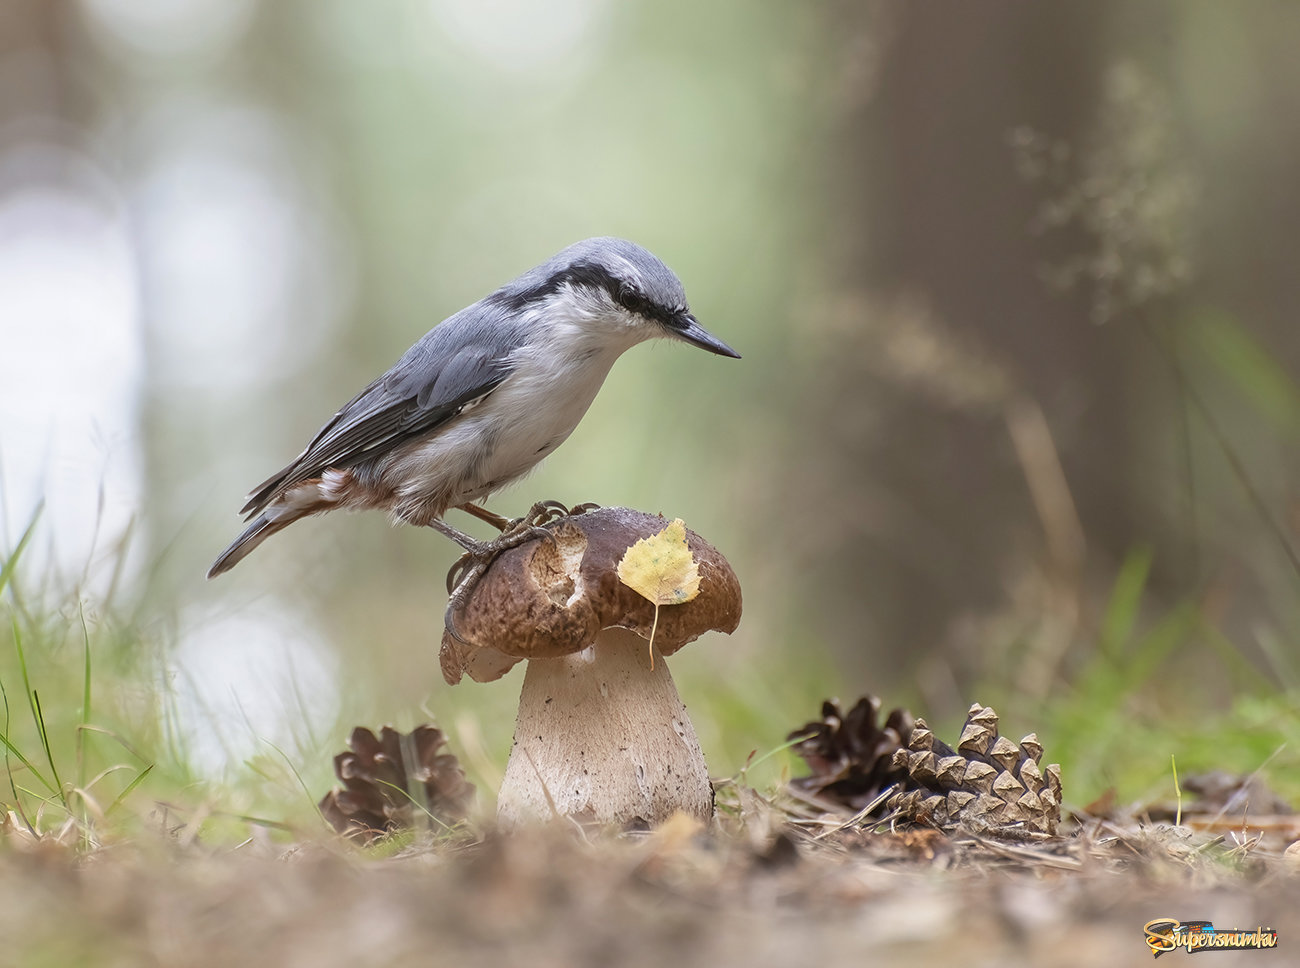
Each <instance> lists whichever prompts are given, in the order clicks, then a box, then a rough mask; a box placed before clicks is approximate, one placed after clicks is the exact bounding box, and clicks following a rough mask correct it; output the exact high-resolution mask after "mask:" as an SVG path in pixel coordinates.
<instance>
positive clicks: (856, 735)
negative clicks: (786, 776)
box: [786, 696, 912, 812]
mask: <svg viewBox="0 0 1300 968" xmlns="http://www.w3.org/2000/svg"><path fill="white" fill-rule="evenodd" d="M879 717H880V700H879V699H877V698H876V697H875V696H863V697H862V698H861V699H859V700H858V701H857V703H856V704H855V705H854V706H853V708H852V709H850V710H849V711H848V713H842V712H841V711H840V707H839V703H838V702H836V701H835V700H833V699H828V700H827V701H826V702H824V703H822V718H821V719H820V720H817V721H814V722H811V723H807V724H805V725H804V726H803V727H801V728H800V729H796V730H795V731H794V732H793V733H791V734H790V735H789V736H788V737H786V738H787V739H791V740H793V739H798V738H799V737H801V736H802V737H805V738H804V739H802V740H800V741H799V742H798V743H796V744H795V746H794V750H795V752H796V753H798V754H799V755H800V756H801V757H803V759H804V762H806V763H807V764H808V766H809V767H811V768H812V773H811V774H810V775H808V776H801V777H796V778H795V779H794V780H791V781H790V783H791V786H793V787H795V788H796V789H798V790H802V791H804V792H806V793H811V794H814V795H816V796H818V797H820V798H821V799H823V800H829V801H831V802H833V803H838V804H840V805H842V806H844V807H847V808H848V809H850V810H853V811H854V812H856V811H858V810H861V809H862V808H863V807H865V806H867V804H869V803H870V802H871V801H872V800H874V799H875V798H876V797H877V796H878V795H879V794H880V791H881V790H883V789H884V788H885V787H887V786H889V784H891V783H893V782H895V781H896V780H898V779H899V778H900V777H902V776H903V770H904V768H903V767H898V766H896V765H895V761H894V755H895V753H896V752H897V751H900V750H902V749H903V748H904V747H905V746H906V745H907V742H908V740H909V739H910V738H911V736H912V716H911V714H910V713H909V712H907V711H906V710H904V709H895V710H892V711H891V712H890V714H889V716H888V717H886V719H885V722H884V724H883V725H880V724H879Z"/></svg>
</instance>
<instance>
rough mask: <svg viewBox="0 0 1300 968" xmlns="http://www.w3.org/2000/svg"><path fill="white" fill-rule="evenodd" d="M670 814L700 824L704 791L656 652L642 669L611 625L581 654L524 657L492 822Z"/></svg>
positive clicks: (641, 660)
mask: <svg viewBox="0 0 1300 968" xmlns="http://www.w3.org/2000/svg"><path fill="white" fill-rule="evenodd" d="M678 810H681V811H684V812H686V813H688V814H691V815H692V816H696V817H699V818H701V819H704V820H707V819H708V818H709V817H711V816H712V814H713V788H712V786H711V785H710V784H709V773H708V769H707V768H706V767H705V765H704V754H703V753H701V752H700V744H699V740H698V739H696V736H695V728H694V727H693V726H692V725H691V720H690V718H689V717H688V716H687V715H686V707H685V706H684V705H682V701H681V699H680V698H678V695H677V687H676V686H674V685H673V678H672V676H671V675H669V673H668V665H667V663H666V662H664V660H663V657H662V656H659V657H656V659H655V662H654V668H653V669H651V668H650V655H649V649H648V648H647V646H646V641H645V639H642V638H641V637H640V636H638V635H636V634H635V633H633V632H629V631H627V630H626V629H617V628H613V629H605V630H604V631H603V632H601V633H600V634H599V635H598V636H597V638H596V642H595V644H594V645H592V646H591V647H590V648H588V649H585V650H584V651H582V652H578V653H575V654H574V655H569V656H564V657H562V658H558V659H531V660H530V661H529V663H528V669H527V671H526V673H525V674H524V687H523V691H522V692H521V693H520V696H519V716H518V718H517V719H516V720H515V742H514V746H513V747H512V749H511V751H510V762H509V763H508V764H507V766H506V775H505V780H504V781H503V782H502V785H501V793H500V796H499V798H498V801H497V818H498V820H499V821H500V822H501V823H502V824H504V825H506V826H516V825H519V824H524V823H529V822H536V821H545V820H550V819H553V818H556V817H572V818H574V819H576V820H580V821H583V822H588V821H590V822H595V823H598V824H618V825H623V824H627V823H630V822H634V821H637V820H642V821H645V822H647V823H651V824H654V823H659V822H660V821H663V820H665V819H666V818H668V817H669V816H671V815H672V814H673V813H675V812H677V811H678Z"/></svg>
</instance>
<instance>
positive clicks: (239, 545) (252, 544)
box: [208, 512, 303, 578]
mask: <svg viewBox="0 0 1300 968" xmlns="http://www.w3.org/2000/svg"><path fill="white" fill-rule="evenodd" d="M302 516H303V515H302V514H301V513H298V514H293V513H292V512H290V513H288V514H284V513H281V514H276V515H268V514H259V515H258V516H257V517H256V518H254V519H253V521H252V522H251V523H250V524H249V525H248V527H247V528H245V529H244V533H243V534H241V535H240V536H239V537H238V538H236V539H235V540H234V541H233V542H232V543H231V545H230V547H229V548H227V549H226V550H225V551H223V552H222V553H221V554H220V555H219V556H218V558H217V560H216V561H214V562H213V563H212V567H211V568H209V569H208V577H209V578H216V577H217V576H218V575H220V574H222V573H223V572H227V571H229V570H230V569H231V568H234V567H235V565H237V564H239V563H240V562H241V561H243V560H244V556H245V555H247V554H248V553H249V552H250V551H252V550H253V549H254V548H256V547H257V546H258V545H260V544H261V543H262V542H263V541H265V540H266V539H267V538H269V537H271V535H273V534H275V533H276V532H277V531H282V530H284V529H285V528H287V527H288V526H289V525H291V524H293V523H294V522H295V521H297V520H298V519H299V518H300V517H302Z"/></svg>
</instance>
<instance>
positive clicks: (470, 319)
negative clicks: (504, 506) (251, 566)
mask: <svg viewBox="0 0 1300 968" xmlns="http://www.w3.org/2000/svg"><path fill="white" fill-rule="evenodd" d="M657 336H667V337H672V338H674V339H680V340H685V341H686V342H688V343H693V344H694V345H696V346H699V347H701V348H702V349H706V350H708V351H709V352H711V353H717V354H719V355H721V356H730V357H734V358H737V359H738V358H739V355H740V354H738V353H737V352H736V351H735V350H733V349H732V348H731V347H730V346H728V345H727V344H726V343H724V342H722V341H721V340H720V339H717V338H716V337H714V336H712V335H710V334H709V333H708V332H706V331H705V330H704V329H703V328H702V327H701V326H700V324H699V323H697V322H696V321H695V317H694V316H692V315H691V313H690V310H689V309H688V307H687V305H686V293H685V292H684V291H683V289H682V284H681V282H680V281H679V280H678V278H677V276H676V275H674V274H673V272H672V270H671V269H669V268H668V267H667V266H666V265H664V264H663V263H662V262H660V261H659V260H658V259H657V258H655V256H653V255H651V254H650V253H649V252H647V251H646V250H645V249H643V248H641V247H640V246H639V245H635V244H633V243H631V242H626V241H624V240H622V239H613V238H598V239H587V240H586V241H585V242H578V243H576V244H575V245H571V246H569V247H568V248H567V249H565V250H564V251H563V252H561V253H559V254H558V255H556V256H555V257H554V258H552V259H550V260H549V261H547V262H544V263H542V264H541V265H539V266H537V267H536V268H534V269H530V270H528V271H527V272H525V273H524V274H523V275H521V276H520V277H519V278H517V279H515V280H514V281H513V282H510V283H508V284H507V285H505V286H503V287H502V288H500V289H498V290H497V291H496V292H494V293H492V294H491V295H489V296H486V297H485V298H483V299H480V300H479V301H478V302H476V303H474V305H472V306H469V307H467V308H465V309H462V310H461V311H460V312H458V313H456V314H455V315H454V316H451V317H449V318H447V319H445V320H443V321H442V322H441V323H439V324H438V325H437V326H435V327H434V328H433V329H431V330H430V331H429V332H428V333H426V334H425V335H424V337H423V338H422V339H421V340H420V341H419V342H418V343H416V344H415V345H414V346H412V347H411V348H410V349H409V350H407V351H406V353H405V354H404V355H403V356H402V358H401V359H400V360H398V361H397V363H396V365H395V366H393V368H392V369H391V370H389V371H388V372H387V373H385V374H384V375H383V376H381V377H380V378H379V379H377V380H375V381H374V382H373V383H371V384H370V385H369V386H368V387H366V388H365V389H364V390H362V391H361V392H360V393H359V394H357V395H356V396H355V397H353V398H352V400H351V401H349V402H348V403H346V404H345V405H344V406H343V408H342V409H341V410H339V412H338V413H336V414H335V415H334V416H333V417H332V418H331V419H330V421H329V422H328V423H327V424H325V426H324V427H322V428H321V430H320V432H319V433H318V434H316V437H315V439H313V440H312V442H311V443H310V444H308V445H307V449H306V450H304V451H303V452H302V453H301V454H300V455H298V457H297V458H296V459H295V460H294V461H293V462H292V463H290V464H289V466H288V467H286V468H284V470H282V471H279V472H278V473H276V474H274V475H273V476H272V477H270V478H269V479H267V480H266V481H265V482H264V483H263V484H261V485H260V486H259V487H257V488H256V489H255V490H254V491H253V492H252V494H251V495H250V497H249V500H248V503H247V504H245V505H244V507H243V511H242V513H244V514H246V515H247V518H246V520H248V522H249V523H248V527H247V528H246V529H245V530H244V533H243V534H241V535H240V536H239V537H238V538H236V539H235V541H234V543H233V544H232V545H231V546H230V547H229V548H227V549H226V550H225V551H224V552H222V554H221V556H220V557H219V558H217V560H216V561H215V562H214V563H213V565H212V568H211V569H210V570H209V571H208V577H209V578H213V577H215V576H216V575H219V574H221V573H222V572H224V571H228V570H229V569H230V568H232V567H234V566H235V565H236V564H237V563H238V562H239V561H240V560H241V559H242V558H243V557H244V556H245V555H247V554H248V553H249V552H250V551H252V550H253V549H254V548H256V547H257V546H258V545H259V544H261V543H262V542H263V541H265V540H266V539H267V538H269V537H270V536H271V535H273V534H275V533H276V532H277V531H280V530H282V529H283V528H286V527H288V526H289V525H290V524H292V523H293V522H294V521H297V520H298V519H299V518H302V517H306V516H307V515H311V514H320V513H321V512H323V511H333V510H336V509H339V508H344V509H348V510H369V509H377V510H383V511H387V512H389V513H390V514H391V515H392V516H393V517H394V518H395V519H397V520H399V521H404V522H406V523H407V524H415V525H427V526H429V527H431V528H434V529H435V530H437V531H438V532H440V533H441V534H443V535H445V536H446V537H448V538H450V539H451V540H453V541H455V542H456V543H457V544H458V545H460V546H461V547H462V548H464V549H465V550H466V551H467V552H468V553H469V554H470V555H471V556H472V557H474V558H477V559H481V560H489V559H490V558H491V557H492V556H493V555H495V554H496V553H497V552H498V551H500V550H502V548H504V547H508V546H509V543H510V542H509V541H508V536H507V535H503V536H502V537H501V538H498V539H497V540H496V541H488V542H483V541H477V540H475V539H474V538H471V537H470V536H469V535H467V534H465V533H463V532H461V531H459V530H457V529H456V528H454V527H452V526H451V525H449V524H447V522H446V521H444V520H443V515H444V514H446V512H447V511H448V510H449V509H450V508H461V509H464V510H466V511H468V512H469V513H471V514H474V515H475V516H477V517H480V518H482V519H483V520H486V521H490V522H492V523H494V524H496V525H497V526H498V527H500V528H502V529H503V530H504V529H505V526H506V524H507V522H506V520H505V519H504V518H501V517H499V516H497V515H495V514H492V513H491V512H490V511H487V510H486V509H484V508H480V507H478V506H477V505H476V504H474V503H473V502H475V501H478V500H480V499H482V498H485V497H487V496H488V495H489V494H491V493H492V492H493V491H496V490H498V489H499V488H501V487H504V486H505V485H506V484H509V483H510V482H511V481H514V480H516V479H517V478H519V477H521V476H523V475H524V474H526V473H528V471H530V470H531V469H532V468H533V467H534V466H535V465H536V464H537V463H538V462H539V461H541V460H542V459H543V458H545V457H546V455H548V454H549V453H551V451H553V450H555V448H556V447H558V446H559V445H560V444H562V443H563V442H564V441H565V439H566V438H567V437H568V436H569V434H571V433H572V432H573V429H574V428H575V427H576V426H577V425H578V421H579V420H581V419H582V416H583V414H585V413H586V412H587V408H588V407H589V406H591V401H592V400H593V399H595V396H596V392H597V391H598V390H599V389H600V387H601V384H602V383H604V381H605V376H606V374H608V373H609V369H610V367H611V366H613V364H614V361H615V360H616V359H618V357H619V356H620V355H621V354H622V353H623V351H624V350H627V349H630V348H631V347H633V346H635V345H636V344H637V343H640V342H642V341H644V340H647V339H651V338H653V337H657ZM525 536H526V535H525Z"/></svg>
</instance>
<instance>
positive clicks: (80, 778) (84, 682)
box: [77, 605, 90, 786]
mask: <svg viewBox="0 0 1300 968" xmlns="http://www.w3.org/2000/svg"><path fill="white" fill-rule="evenodd" d="M77 614H78V616H79V617H80V619H81V642H82V654H83V661H82V673H81V722H80V724H79V727H85V726H89V725H90V630H89V629H88V628H87V627H86V609H85V607H84V605H83V606H79V607H78V608H77ZM85 736H86V730H85V729H82V728H78V729H77V786H85V785H86V749H85V746H86V740H85Z"/></svg>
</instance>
